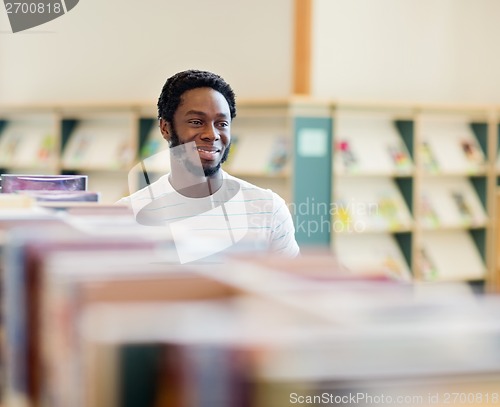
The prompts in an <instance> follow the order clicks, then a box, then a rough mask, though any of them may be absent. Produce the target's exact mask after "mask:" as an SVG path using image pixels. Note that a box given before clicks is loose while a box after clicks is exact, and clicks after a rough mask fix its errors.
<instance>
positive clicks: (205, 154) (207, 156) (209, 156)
mask: <svg viewBox="0 0 500 407" xmlns="http://www.w3.org/2000/svg"><path fill="white" fill-rule="evenodd" d="M196 150H198V154H199V155H200V158H201V159H202V160H208V161H212V160H215V158H216V157H217V154H219V153H220V150H219V149H218V148H216V147H208V146H207V147H203V146H198V147H196Z"/></svg>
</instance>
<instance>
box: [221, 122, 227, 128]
mask: <svg viewBox="0 0 500 407" xmlns="http://www.w3.org/2000/svg"><path fill="white" fill-rule="evenodd" d="M227 126H229V123H228V122H219V127H227Z"/></svg>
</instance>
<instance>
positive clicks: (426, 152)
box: [420, 141, 439, 173]
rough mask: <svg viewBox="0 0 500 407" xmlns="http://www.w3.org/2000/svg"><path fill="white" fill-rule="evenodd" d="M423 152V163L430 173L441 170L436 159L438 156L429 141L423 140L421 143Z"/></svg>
mask: <svg viewBox="0 0 500 407" xmlns="http://www.w3.org/2000/svg"><path fill="white" fill-rule="evenodd" d="M420 149H421V154H422V163H423V166H424V169H425V170H426V171H428V172H430V173H436V172H438V171H439V164H438V162H437V160H436V156H435V154H434V152H433V151H432V148H431V146H430V144H429V142H427V141H423V142H422V144H421V145H420Z"/></svg>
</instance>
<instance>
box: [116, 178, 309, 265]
mask: <svg viewBox="0 0 500 407" xmlns="http://www.w3.org/2000/svg"><path fill="white" fill-rule="evenodd" d="M221 171H222V170H221ZM222 174H223V180H224V182H223V185H222V187H221V188H220V189H219V190H218V191H217V192H215V193H214V194H213V195H210V196H208V197H206V198H189V197H186V196H184V195H181V194H179V193H178V192H176V190H175V189H174V188H173V187H172V185H171V184H170V181H169V179H168V174H167V175H164V176H162V177H161V178H160V179H158V180H157V181H156V182H154V183H152V184H151V185H149V186H147V187H145V188H143V189H141V190H139V191H137V192H135V193H133V194H132V195H130V196H128V197H125V198H122V199H120V200H119V201H118V202H117V203H122V204H123V203H126V204H128V205H130V206H131V207H132V209H133V211H134V214H135V216H136V220H137V221H138V222H139V223H141V224H143V225H150V226H169V227H170V229H171V231H172V234H173V235H174V240H176V242H175V243H176V246H177V250H178V252H179V258H180V260H181V262H188V261H193V260H197V259H200V258H202V257H204V254H205V255H210V254H215V253H218V252H221V251H223V250H226V249H231V250H238V249H240V250H265V251H269V252H272V253H276V254H279V255H284V256H287V257H294V256H297V255H298V254H299V247H298V245H297V242H296V240H295V228H294V226H293V222H292V217H291V215H290V211H289V209H288V207H287V206H286V203H285V201H284V200H283V199H282V198H281V197H280V196H278V195H277V194H276V193H274V192H273V191H271V190H269V189H263V188H259V187H257V186H255V185H252V184H250V183H249V182H246V181H243V180H241V179H239V178H236V177H233V176H231V175H229V174H227V173H226V172H225V171H222ZM207 242H208V246H207ZM201 246H204V247H201Z"/></svg>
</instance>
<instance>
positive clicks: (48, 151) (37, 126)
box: [0, 122, 57, 168]
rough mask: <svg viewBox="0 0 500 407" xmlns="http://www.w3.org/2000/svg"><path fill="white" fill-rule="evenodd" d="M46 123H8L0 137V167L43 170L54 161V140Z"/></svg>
mask: <svg viewBox="0 0 500 407" xmlns="http://www.w3.org/2000/svg"><path fill="white" fill-rule="evenodd" d="M46 127H48V125H47V124H46V123H22V122H21V123H16V122H12V123H9V124H8V125H7V127H6V129H5V130H4V131H3V132H2V136H1V137H0V165H2V166H4V167H14V168H45V167H47V166H49V167H50V166H53V165H54V164H55V159H56V155H57V154H56V151H55V147H56V142H55V140H56V138H55V136H54V134H53V131H52V130H50V129H46Z"/></svg>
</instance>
